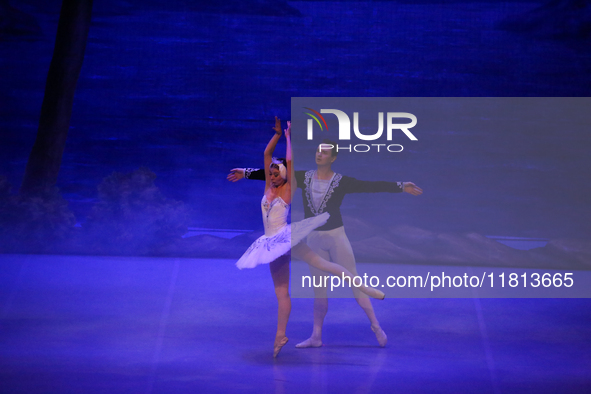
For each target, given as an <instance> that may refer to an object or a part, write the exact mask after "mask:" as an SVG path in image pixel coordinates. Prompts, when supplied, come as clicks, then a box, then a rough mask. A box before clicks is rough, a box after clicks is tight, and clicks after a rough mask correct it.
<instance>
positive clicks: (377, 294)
mask: <svg viewBox="0 0 591 394" xmlns="http://www.w3.org/2000/svg"><path fill="white" fill-rule="evenodd" d="M359 290H361V291H362V292H363V293H365V294H366V295H367V296H369V297H372V298H376V299H378V300H383V299H384V298H386V295H385V294H384V292H383V291H380V290H378V289H374V288H373V287H365V286H362V287H360V288H359Z"/></svg>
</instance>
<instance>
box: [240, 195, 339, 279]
mask: <svg viewBox="0 0 591 394" xmlns="http://www.w3.org/2000/svg"><path fill="white" fill-rule="evenodd" d="M262 204H263V205H262V209H263V223H264V224H265V235H262V236H261V237H259V238H258V239H257V240H256V241H254V242H253V243H252V245H250V247H249V248H248V249H247V250H246V252H244V254H243V255H242V257H241V258H240V260H238V262H237V263H236V267H238V268H240V269H243V268H254V267H256V266H257V265H259V264H269V263H270V262H271V261H273V260H276V259H277V258H278V257H280V256H283V255H284V254H286V253H287V252H289V251H290V250H291V248H292V247H293V246H296V245H297V244H298V243H299V242H300V241H301V240H303V239H304V238H306V236H307V235H308V234H310V233H311V232H312V231H313V230H314V229H316V228H318V227H320V226H322V225H324V224H325V223H326V221H327V220H328V218H329V216H330V215H329V214H328V213H327V212H325V213H323V214H322V215H318V216H314V217H311V218H307V219H304V220H302V221H299V222H296V223H291V224H287V213H288V211H289V205H288V204H286V203H285V202H284V201H283V199H281V197H278V198H276V199H275V200H273V202H271V203H269V202H267V199H266V198H265V197H263V201H262ZM267 234H272V235H267Z"/></svg>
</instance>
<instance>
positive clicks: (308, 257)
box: [291, 242, 385, 300]
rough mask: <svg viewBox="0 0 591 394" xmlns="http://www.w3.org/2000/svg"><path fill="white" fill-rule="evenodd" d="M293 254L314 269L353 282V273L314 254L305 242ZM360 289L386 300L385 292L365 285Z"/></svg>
mask: <svg viewBox="0 0 591 394" xmlns="http://www.w3.org/2000/svg"><path fill="white" fill-rule="evenodd" d="M291 253H292V256H294V257H296V258H297V259H300V260H303V261H305V262H306V263H308V264H310V265H311V266H312V267H315V268H318V269H320V270H322V271H325V272H328V273H330V274H333V275H337V276H342V275H344V276H345V277H346V278H351V281H353V275H352V274H351V272H349V270H347V269H345V268H343V267H341V266H340V265H338V264H335V263H331V262H330V261H326V260H324V259H323V258H322V257H320V256H319V255H318V254H316V253H314V252H313V251H312V249H310V247H309V246H308V245H306V244H305V243H304V242H300V243H299V244H297V245H296V246H294V247H293V248H292V250H291ZM358 289H359V290H360V291H362V292H363V293H365V294H367V295H368V296H370V297H374V298H377V299H380V300H383V299H384V298H385V295H384V293H383V292H381V291H380V290H377V289H374V288H372V287H366V286H364V285H361V286H360V287H358Z"/></svg>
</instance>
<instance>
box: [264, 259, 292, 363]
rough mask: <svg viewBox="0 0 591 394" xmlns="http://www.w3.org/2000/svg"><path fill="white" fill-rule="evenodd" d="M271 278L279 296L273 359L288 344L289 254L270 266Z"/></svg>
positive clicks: (289, 300) (289, 307)
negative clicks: (286, 331)
mask: <svg viewBox="0 0 591 394" xmlns="http://www.w3.org/2000/svg"><path fill="white" fill-rule="evenodd" d="M269 267H270V269H271V277H272V278H273V285H274V286H275V295H276V296H277V333H276V334H275V343H274V344H273V357H277V354H279V352H280V351H281V348H282V347H283V346H284V345H285V344H286V343H287V340H288V339H287V336H286V335H285V330H286V329H287V321H288V320H289V314H290V313H291V297H290V295H289V254H286V255H283V256H281V257H279V258H278V259H277V260H275V261H272V262H271V264H269Z"/></svg>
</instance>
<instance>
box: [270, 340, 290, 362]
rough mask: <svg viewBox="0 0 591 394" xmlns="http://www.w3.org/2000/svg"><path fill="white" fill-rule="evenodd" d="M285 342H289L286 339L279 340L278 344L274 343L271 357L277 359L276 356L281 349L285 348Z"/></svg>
mask: <svg viewBox="0 0 591 394" xmlns="http://www.w3.org/2000/svg"><path fill="white" fill-rule="evenodd" d="M287 341H289V339H288V338H287V337H283V338H281V340H280V341H279V342H277V341H275V345H273V357H277V355H278V354H279V352H280V351H281V348H282V347H283V346H285V344H286V343H287Z"/></svg>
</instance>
